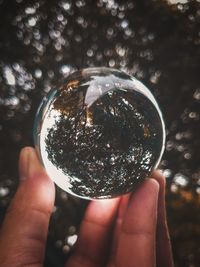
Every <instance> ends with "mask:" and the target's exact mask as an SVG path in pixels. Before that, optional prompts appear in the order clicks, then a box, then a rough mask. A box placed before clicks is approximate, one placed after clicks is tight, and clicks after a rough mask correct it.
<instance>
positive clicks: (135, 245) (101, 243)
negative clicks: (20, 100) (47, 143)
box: [0, 148, 173, 267]
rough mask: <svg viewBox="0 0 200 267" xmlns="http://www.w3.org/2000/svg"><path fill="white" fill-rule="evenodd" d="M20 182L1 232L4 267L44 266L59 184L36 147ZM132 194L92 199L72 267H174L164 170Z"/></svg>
mask: <svg viewBox="0 0 200 267" xmlns="http://www.w3.org/2000/svg"><path fill="white" fill-rule="evenodd" d="M19 171H20V177H21V181H20V185H19V188H18V190H17V193H16V195H15V197H14V199H13V201H12V203H11V205H10V207H9V209H8V211H7V214H6V216H5V220H4V222H3V225H2V227H1V232H0V266H1V267H22V266H27V267H28V266H29V267H42V266H43V260H44V252H45V243H46V238H47V232H48V224H49V218H50V215H51V212H52V209H53V206H54V200H55V187H54V184H53V182H52V181H51V180H50V179H49V177H48V176H47V175H46V173H45V171H44V169H43V168H42V166H41V165H40V163H39V160H38V158H37V156H36V153H35V151H34V149H32V148H25V149H23V150H22V152H21V154H20V160H19ZM153 178H154V179H148V180H147V181H145V182H144V183H143V184H142V185H141V186H140V187H139V188H138V190H137V191H136V192H134V193H133V194H132V195H126V196H123V197H120V198H115V199H110V200H99V201H91V202H90V204H89V206H88V208H87V210H86V214H85V217H84V219H83V222H82V225H81V228H80V234H79V238H78V241H77V244H76V246H75V249H74V252H73V254H72V256H71V258H70V259H69V261H68V262H67V263H66V267H79V266H80V267H98V266H99V267H100V266H101V267H104V266H106V267H135V266H137V267H154V266H157V267H172V266H173V262H172V255H171V247H170V241H169V235H168V229H167V224H166V214H165V201H164V194H165V180H164V177H163V176H162V175H161V174H160V173H159V172H154V174H153Z"/></svg>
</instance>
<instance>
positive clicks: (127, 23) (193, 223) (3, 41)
mask: <svg viewBox="0 0 200 267" xmlns="http://www.w3.org/2000/svg"><path fill="white" fill-rule="evenodd" d="M92 66H108V67H112V68H118V69H121V70H123V71H126V72H128V73H129V74H131V75H134V76H135V77H136V78H138V79H139V80H141V81H142V82H143V83H144V84H145V85H146V86H147V87H149V88H150V90H151V91H152V93H153V94H154V96H155V97H156V99H157V100H158V103H159V105H160V107H161V110H162V112H163V116H164V119H165V123H166V129H167V142H166V150H165V153H164V156H163V159H162V161H161V165H160V168H161V169H162V170H163V171H164V174H165V176H166V177H167V209H168V220H169V226H170V234H171V238H172V245H173V252H174V259H175V263H176V266H177V267H179V266H181V267H186V266H187V267H198V266H200V138H199V136H200V125H199V124H200V123H199V121H200V1H199V0H193V1H188V0H179V1H178V0H168V1H167V0H166V1H162V0H129V1H120V0H75V1H72V0H71V1H70V0H58V1H55V0H54V1H53V0H48V1H47V0H46V1H45V0H38V1H27V0H26V1H25V0H10V1H9V0H0V223H1V222H2V220H3V218H4V214H5V211H6V208H7V206H8V204H9V202H10V200H11V199H12V197H13V194H14V193H15V191H16V187H17V184H18V170H17V163H18V156H19V151H20V149H21V148H22V147H24V146H26V145H33V139H32V129H33V122H34V116H35V113H36V110H37V107H38V105H39V103H40V101H41V99H42V98H43V96H44V95H46V94H47V92H48V91H49V90H50V89H51V88H52V87H53V86H56V84H57V83H58V82H59V83H60V82H62V80H63V79H64V78H66V77H67V76H68V75H69V73H71V72H73V71H74V70H77V69H80V68H84V67H92ZM86 205H87V201H84V200H79V199H76V198H72V197H70V196H69V195H68V194H66V193H65V192H64V191H62V190H59V189H57V198H56V203H55V207H54V212H53V216H52V219H51V225H50V231H49V236H48V244H47V252H46V260H45V266H50V267H51V266H52V267H53V266H58V267H60V266H63V262H64V261H65V260H66V259H67V257H68V256H69V255H70V251H71V248H72V247H73V244H74V242H75V241H76V239H77V233H78V227H79V223H80V221H81V218H82V215H83V213H84V209H85V206H86ZM8 253H9V252H8Z"/></svg>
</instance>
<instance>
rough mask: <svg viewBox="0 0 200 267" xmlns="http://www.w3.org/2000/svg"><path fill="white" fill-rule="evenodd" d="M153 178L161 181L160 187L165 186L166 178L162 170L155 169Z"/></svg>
mask: <svg viewBox="0 0 200 267" xmlns="http://www.w3.org/2000/svg"><path fill="white" fill-rule="evenodd" d="M151 178H152V179H154V180H155V181H157V182H158V183H159V185H160V188H165V185H166V178H165V176H164V174H163V172H162V171H161V170H154V171H153V173H152V174H151Z"/></svg>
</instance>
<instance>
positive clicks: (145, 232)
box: [115, 179, 159, 267]
mask: <svg viewBox="0 0 200 267" xmlns="http://www.w3.org/2000/svg"><path fill="white" fill-rule="evenodd" d="M158 191H159V184H158V183H157V182H156V181H155V180H153V179H148V180H147V181H145V182H144V184H143V185H142V186H141V187H140V188H139V189H138V190H137V191H136V192H134V194H133V195H132V197H131V199H130V202H129V206H128V208H127V211H126V214H125V217H124V222H123V225H122V230H121V235H120V237H119V243H118V249H117V254H116V258H115V261H116V263H117V266H119V267H122V266H126V267H130V266H131V267H138V266H140V267H152V266H155V237H156V222H157V201H158Z"/></svg>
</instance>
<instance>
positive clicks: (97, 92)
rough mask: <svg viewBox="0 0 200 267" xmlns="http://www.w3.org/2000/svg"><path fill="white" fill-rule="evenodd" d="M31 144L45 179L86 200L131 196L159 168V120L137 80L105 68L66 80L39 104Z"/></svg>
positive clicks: (161, 125)
mask: <svg viewBox="0 0 200 267" xmlns="http://www.w3.org/2000/svg"><path fill="white" fill-rule="evenodd" d="M34 140H35V145H36V148H37V151H38V153H39V156H40V158H41V160H42V162H43V165H44V167H45V169H46V171H47V173H48V175H49V176H50V177H51V178H52V179H53V181H54V182H55V183H56V184H57V185H58V186H59V187H61V188H62V189H64V190H65V191H67V192H68V193H70V194H72V195H75V196H78V197H82V198H86V199H101V198H111V197H116V196H119V195H122V194H125V193H128V192H130V191H133V190H134V189H135V188H136V187H137V185H138V184H139V183H141V182H142V181H143V180H144V179H145V178H146V177H148V176H149V175H150V173H151V172H152V170H153V169H154V168H156V167H157V165H158V164H159V161H160V158H161V156H162V153H163V150H164V142H165V130H164V123H163V119H162V115H161V112H160V109H159V107H158V104H157V103H156V100H155V99H154V97H153V95H152V94H151V93H150V91H149V90H148V89H147V88H146V87H145V86H144V85H143V84H142V83H141V82H139V81H138V80H137V79H135V78H134V77H131V76H129V75H127V74H126V73H124V72H121V71H119V70H115V69H109V68H88V69H83V70H80V71H77V72H74V73H73V74H71V75H69V76H68V78H67V79H66V80H65V82H64V83H63V84H62V85H61V86H60V87H58V88H54V89H52V90H51V91H50V93H49V94H48V95H47V96H46V97H45V98H44V99H43V101H42V103H41V105H40V107H39V109H38V112H37V115H36V120H35V128H34Z"/></svg>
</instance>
